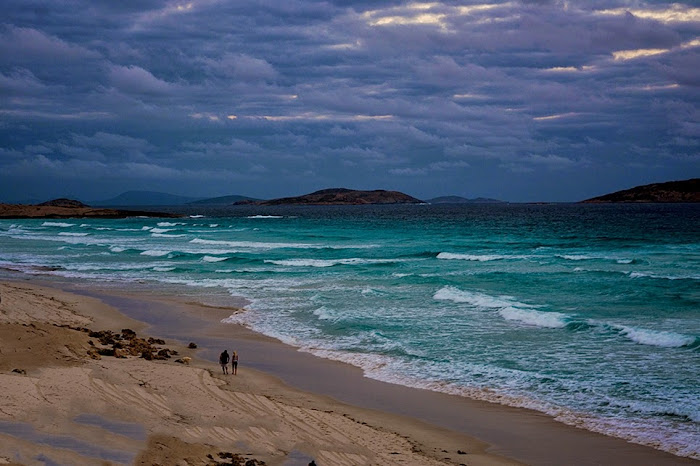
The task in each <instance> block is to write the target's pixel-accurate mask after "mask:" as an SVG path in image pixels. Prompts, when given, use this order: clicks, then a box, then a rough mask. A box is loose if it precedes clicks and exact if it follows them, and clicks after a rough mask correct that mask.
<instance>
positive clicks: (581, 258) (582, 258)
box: [556, 254, 597, 261]
mask: <svg viewBox="0 0 700 466" xmlns="http://www.w3.org/2000/svg"><path fill="white" fill-rule="evenodd" d="M556 256H557V257H559V258H561V259H566V260H568V261H587V260H593V259H597V258H596V257H592V256H586V255H582V254H557V255H556Z"/></svg>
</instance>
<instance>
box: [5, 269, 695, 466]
mask: <svg viewBox="0 0 700 466" xmlns="http://www.w3.org/2000/svg"><path fill="white" fill-rule="evenodd" d="M72 291H75V292H73V293H71V292H67V291H62V290H59V289H56V288H54V287H47V286H39V285H37V284H36V283H35V282H34V281H32V282H26V281H13V282H2V283H0V297H1V299H2V301H1V302H0V464H12V463H20V464H120V463H126V464H148V465H151V464H161V465H171V464H172V465H175V464H236V463H235V461H233V460H232V458H230V457H229V458H224V457H222V456H220V453H228V454H230V455H229V456H233V458H234V459H235V458H236V457H235V455H240V456H239V457H238V458H239V459H242V460H243V461H242V462H241V463H240V464H245V461H251V460H255V461H264V462H265V463H266V464H269V465H288V466H294V465H306V464H308V463H309V461H311V460H312V459H313V460H315V462H316V464H318V465H319V466H323V465H393V464H397V465H398V464H402V465H423V464H425V465H433V464H468V465H475V466H477V465H500V464H522V463H528V464H553V465H554V464H659V465H662V464H697V462H694V461H692V460H689V459H687V458H679V457H675V456H673V455H670V454H667V453H664V452H660V451H657V450H653V449H651V448H648V447H643V446H639V445H633V444H630V443H627V442H625V441H623V440H619V439H614V438H610V437H605V436H602V435H598V434H593V433H590V432H587V431H584V430H581V429H576V428H574V427H570V426H565V425H562V424H560V423H557V422H555V421H553V420H552V419H551V418H549V417H547V416H545V415H542V414H539V413H534V412H531V411H527V410H521V409H513V408H508V407H503V406H499V405H492V404H489V403H482V402H478V401H473V400H466V399H464V398H460V397H453V396H448V395H443V394H438V393H433V392H428V391H425V390H415V389H410V388H406V387H400V386H396V385H391V384H385V383H382V382H377V381H373V380H369V379H367V378H364V377H363V376H362V373H361V371H360V370H359V369H357V368H354V367H351V366H348V365H345V364H340V363H335V362H332V361H328V360H322V359H318V358H315V357H314V356H311V355H309V354H305V353H300V352H297V351H295V350H294V349H292V348H290V347H287V346H285V345H283V344H281V343H279V342H277V341H276V340H273V339H270V338H266V337H264V336H261V335H258V334H255V333H253V332H250V331H249V330H247V329H245V328H242V327H239V326H233V325H229V324H221V323H220V320H221V319H222V318H223V317H226V316H228V315H230V314H231V312H235V310H234V309H218V308H207V307H204V306H199V305H194V304H191V303H182V302H178V301H175V300H172V299H170V300H165V299H163V298H162V297H159V298H158V299H155V298H154V297H148V296H138V297H135V296H134V294H133V293H131V294H129V295H116V294H113V293H112V294H107V293H106V292H100V293H99V294H95V295H94V296H87V295H86V293H87V292H86V291H85V290H84V289H82V290H81V289H75V290H72ZM76 293H80V294H76ZM97 297H99V298H100V299H97ZM120 311H122V312H123V313H122V312H120ZM81 328H89V329H91V330H111V331H114V332H121V330H122V329H124V328H130V329H133V330H135V331H136V332H137V333H138V334H139V336H142V337H146V336H149V335H154V336H157V337H159V338H165V344H161V345H157V346H158V347H159V348H165V347H167V348H169V349H173V350H176V351H177V352H178V355H177V356H174V357H173V358H171V359H167V360H159V361H148V360H145V359H143V358H139V357H137V356H128V357H126V358H114V357H111V356H103V357H102V358H101V359H91V358H90V357H89V356H88V353H90V352H92V353H94V352H95V351H94V350H95V348H96V347H101V346H102V345H100V344H99V342H97V341H96V338H94V337H90V336H89V334H88V333H86V332H85V331H83V330H80V329H81ZM189 341H196V342H197V343H198V346H199V347H198V348H197V349H189V348H187V346H186V345H187V343H188V342H189ZM90 342H92V344H91V343H90ZM224 348H227V349H229V350H232V349H237V350H238V351H240V353H241V355H242V359H241V367H240V368H239V373H238V375H236V376H232V375H223V374H221V368H220V367H219V365H218V364H216V363H215V361H216V357H217V355H218V352H219V351H221V349H224ZM182 357H189V358H192V360H191V363H190V364H189V365H186V364H181V363H176V362H175V359H177V358H182ZM253 368H257V369H259V370H256V369H253ZM14 369H17V370H18V371H19V372H13V370H14ZM271 374H274V376H273V375H271ZM512 458H516V459H517V460H519V461H520V462H518V461H516V460H515V459H512ZM250 464H255V463H253V462H251V463H250Z"/></svg>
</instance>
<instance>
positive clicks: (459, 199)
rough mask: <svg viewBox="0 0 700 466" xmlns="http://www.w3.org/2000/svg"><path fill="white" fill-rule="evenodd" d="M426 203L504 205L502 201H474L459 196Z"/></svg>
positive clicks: (485, 199)
mask: <svg viewBox="0 0 700 466" xmlns="http://www.w3.org/2000/svg"><path fill="white" fill-rule="evenodd" d="M426 202H428V203H430V204H505V202H504V201H499V200H498V199H489V198H487V197H477V198H475V199H467V198H466V197H460V196H440V197H434V198H433V199H428V200H427V201H426Z"/></svg>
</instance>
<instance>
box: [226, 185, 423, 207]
mask: <svg viewBox="0 0 700 466" xmlns="http://www.w3.org/2000/svg"><path fill="white" fill-rule="evenodd" d="M423 203H424V202H423V201H421V200H420V199H416V198H415V197H412V196H409V195H408V194H404V193H401V192H398V191H385V190H383V189H377V190H374V191H358V190H354V189H346V188H331V189H322V190H320V191H316V192H313V193H310V194H305V195H303V196H296V197H283V198H279V199H270V200H267V201H251V200H244V201H238V202H236V203H235V205H366V204H423Z"/></svg>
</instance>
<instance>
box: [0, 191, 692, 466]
mask: <svg viewBox="0 0 700 466" xmlns="http://www.w3.org/2000/svg"><path fill="white" fill-rule="evenodd" d="M176 210H180V211H186V214H187V215H188V217H186V218H182V219H167V220H165V219H154V218H132V219H123V220H113V219H67V220H46V219H32V220H1V221H0V277H2V276H5V277H9V276H16V273H17V271H19V272H21V273H25V274H30V275H40V276H43V277H46V278H48V277H57V278H60V279H69V280H72V281H76V282H80V283H82V284H83V286H99V287H102V288H105V287H119V288H124V287H125V286H128V287H140V288H142V289H144V290H151V291H152V292H155V293H163V294H177V295H179V296H184V297H187V299H189V300H195V301H199V302H202V303H204V304H208V305H216V306H239V305H245V307H246V309H247V312H244V313H239V314H235V315H233V316H231V317H230V318H229V319H227V320H228V321H229V322H232V323H239V324H243V325H245V326H247V327H250V328H252V329H253V330H256V331H258V332H261V333H263V334H266V335H269V336H272V337H275V338H278V339H280V340H282V341H283V342H285V343H288V344H290V345H293V346H295V347H297V348H299V349H300V350H302V351H308V352H311V353H313V354H315V355H317V356H320V357H323V358H330V359H334V360H339V361H344V362H347V363H349V364H353V365H355V366H358V367H360V368H362V369H363V371H364V373H365V375H366V376H367V377H371V378H375V379H379V380H383V381H387V382H392V383H396V384H401V385H406V386H411V387H420V388H425V389H429V390H434V391H439V392H445V393H450V394H455V395H461V396H465V397H471V398H477V399H482V400H488V401H493V402H496V403H502V404H506V405H510V406H518V407H527V408H530V409H534V410H538V411H541V412H544V413H547V414H550V415H551V416H553V417H555V418H556V419H558V420H560V421H561V422H564V423H567V424H572V425H576V426H579V427H582V428H585V429H588V430H591V431H595V432H600V433H604V434H607V435H611V436H616V437H621V438H624V439H627V440H630V441H633V442H636V443H641V444H645V445H650V446H653V447H655V448H659V449H662V450H666V451H669V452H672V453H674V454H677V455H681V456H688V457H691V458H695V459H700V388H699V387H700V383H699V382H700V205H690V204H684V205H671V204H668V205H661V204H651V205H582V204H552V205H525V204H513V205H511V204H494V205H490V204H489V205H405V206H396V205H392V206H279V207H256V206H238V207H237V206H231V207H218V208H213V207H192V206H189V207H182V208H179V207H178V208H177V209H176Z"/></svg>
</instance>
